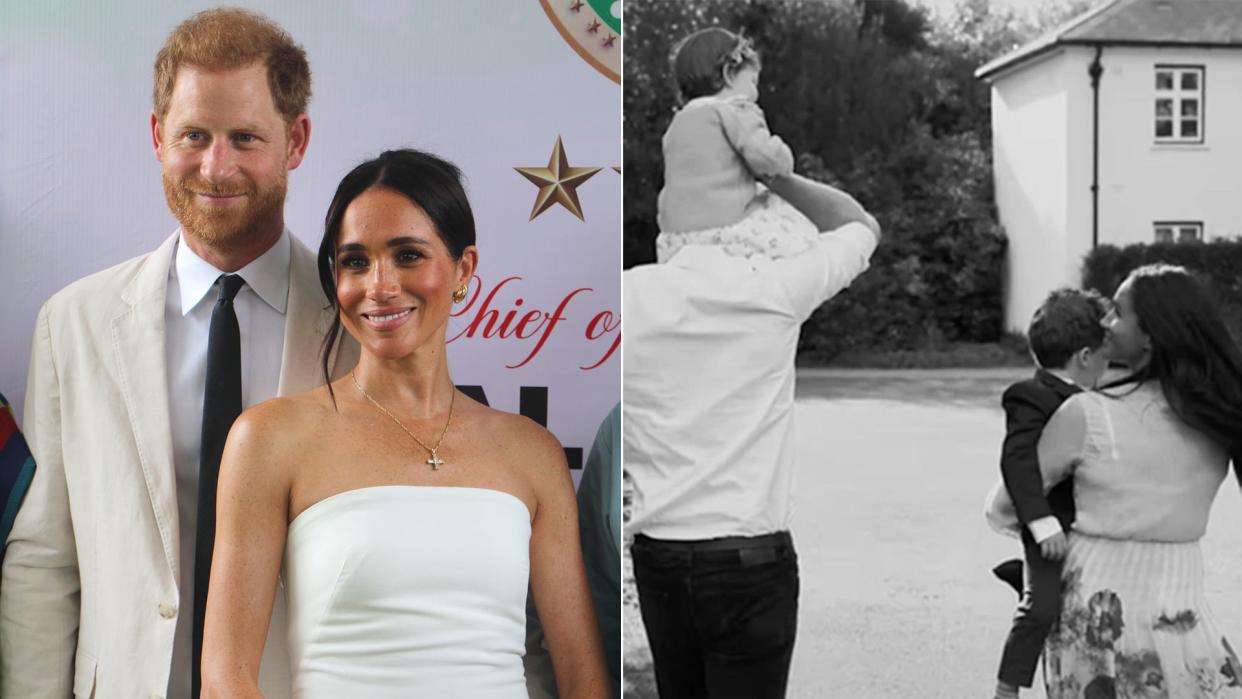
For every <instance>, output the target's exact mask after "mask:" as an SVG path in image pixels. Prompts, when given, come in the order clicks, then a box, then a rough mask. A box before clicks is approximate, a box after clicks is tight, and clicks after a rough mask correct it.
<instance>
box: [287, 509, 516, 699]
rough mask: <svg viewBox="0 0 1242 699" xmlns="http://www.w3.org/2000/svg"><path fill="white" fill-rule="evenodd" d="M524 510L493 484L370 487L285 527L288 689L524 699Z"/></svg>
mask: <svg viewBox="0 0 1242 699" xmlns="http://www.w3.org/2000/svg"><path fill="white" fill-rule="evenodd" d="M529 550H530V511H529V510H528V509H527V508H526V505H525V504H524V503H523V502H522V501H521V500H519V499H518V498H516V497H514V496H512V495H509V494H508V493H502V492H500V491H498V490H485V489H482V488H443V487H427V486H379V487H371V488H361V489H358V490H350V491H346V492H344V493H340V494H338V495H334V496H332V497H329V498H327V499H325V500H322V501H320V502H318V503H315V504H314V505H312V506H310V507H308V508H307V509H306V510H305V511H304V512H302V513H301V514H300V515H298V516H297V518H295V519H294V520H293V522H292V523H291V524H290V525H289V534H288V538H287V540H286V543H285V562H284V571H283V572H284V578H285V585H286V594H287V596H288V602H289V659H290V669H291V671H292V675H293V696H294V697H295V699H342V698H344V697H368V698H371V697H381V698H382V697H393V698H396V697H402V698H404V697H425V698H427V699H437V698H439V697H444V698H446V699H449V698H451V699H466V698H470V699H518V698H521V699H526V698H527V692H526V680H525V676H524V673H523V669H522V655H523V653H524V652H525V636H526V590H527V584H528V582H529V573H530V559H529Z"/></svg>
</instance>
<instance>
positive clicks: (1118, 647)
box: [1039, 265, 1242, 699]
mask: <svg viewBox="0 0 1242 699" xmlns="http://www.w3.org/2000/svg"><path fill="white" fill-rule="evenodd" d="M1104 325H1105V327H1106V329H1107V335H1106V338H1105V345H1104V348H1105V352H1106V353H1107V354H1108V356H1109V357H1110V359H1112V360H1114V361H1116V362H1119V363H1123V364H1125V365H1126V366H1127V367H1128V370H1129V374H1128V375H1127V376H1125V377H1123V378H1121V379H1119V380H1117V381H1114V382H1112V383H1110V384H1108V385H1107V386H1105V387H1104V388H1103V389H1102V390H1100V391H1097V392H1085V393H1080V394H1078V395H1076V396H1074V397H1072V398H1070V399H1069V400H1067V401H1066V402H1065V403H1064V405H1063V406H1062V407H1061V409H1060V410H1059V411H1058V412H1057V413H1056V414H1055V415H1053V417H1052V419H1051V420H1050V421H1049V422H1048V425H1047V427H1046V428H1045V429H1044V432H1043V435H1042V436H1041V438H1040V442H1039V461H1040V467H1041V470H1042V471H1043V473H1044V484H1045V487H1051V486H1052V485H1055V484H1056V483H1058V482H1060V481H1061V480H1063V479H1065V478H1070V477H1072V478H1073V479H1074V493H1075V504H1076V506H1077V520H1076V521H1075V523H1074V527H1073V531H1072V533H1071V535H1070V539H1069V552H1068V554H1067V555H1066V559H1065V567H1064V572H1063V574H1062V580H1063V594H1062V607H1061V614H1060V620H1059V622H1058V623H1057V625H1056V626H1055V627H1054V628H1053V630H1052V633H1051V634H1050V635H1049V637H1048V641H1047V645H1046V655H1045V663H1046V669H1047V682H1048V696H1049V699H1070V698H1073V699H1083V698H1090V697H1097V696H1098V697H1139V696H1143V697H1146V696H1160V697H1170V698H1175V699H1189V698H1198V697H1203V698H1205V699H1206V698H1207V697H1242V685H1240V684H1239V682H1242V665H1240V664H1239V662H1238V658H1237V656H1236V655H1235V654H1234V652H1233V649H1232V648H1231V647H1230V645H1229V642H1228V641H1227V640H1226V639H1225V638H1224V636H1223V635H1221V633H1220V631H1219V630H1218V629H1217V627H1216V625H1215V622H1214V620H1213V617H1212V615H1211V613H1210V611H1209V609H1208V607H1207V603H1206V600H1205V597H1204V587H1203V561H1202V557H1201V554H1200V550H1199V539H1200V538H1201V537H1202V536H1203V533H1204V530H1205V529H1206V527H1207V520H1208V515H1209V513H1210V511H1211V506H1212V501H1213V499H1214V498H1215V497H1216V493H1217V491H1218V490H1219V488H1220V485H1221V482H1222V481H1223V480H1224V478H1225V476H1226V473H1227V471H1228V469H1229V462H1230V458H1231V457H1233V461H1234V467H1235V470H1236V469H1237V468H1238V466H1239V464H1238V457H1239V456H1242V352H1240V351H1239V348H1238V345H1237V344H1236V343H1235V342H1234V340H1233V338H1232V337H1231V336H1230V334H1229V331H1228V329H1227V328H1226V326H1225V324H1224V322H1223V320H1222V318H1221V313H1220V311H1219V308H1218V306H1217V305H1216V304H1215V303H1214V302H1213V301H1212V299H1211V298H1210V296H1209V294H1208V292H1207V289H1206V288H1205V287H1204V285H1203V284H1202V283H1200V282H1199V281H1198V280H1197V279H1195V278H1194V277H1193V276H1192V275H1191V274H1189V273H1188V272H1187V271H1186V270H1185V269H1182V268H1180V267H1173V266H1169V265H1151V266H1147V267H1142V268H1139V269H1137V270H1135V271H1134V272H1133V273H1131V274H1130V276H1129V277H1128V278H1127V279H1126V280H1125V281H1124V282H1123V283H1122V284H1121V286H1120V287H1119V288H1118V289H1117V293H1116V295H1115V297H1114V308H1113V310H1112V311H1110V313H1109V315H1108V316H1107V317H1106V318H1105V319H1104Z"/></svg>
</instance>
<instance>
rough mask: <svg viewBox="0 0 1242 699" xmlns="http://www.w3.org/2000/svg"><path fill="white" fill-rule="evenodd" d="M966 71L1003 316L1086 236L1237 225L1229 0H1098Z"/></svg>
mask: <svg viewBox="0 0 1242 699" xmlns="http://www.w3.org/2000/svg"><path fill="white" fill-rule="evenodd" d="M975 76H976V77H978V78H980V79H983V80H986V81H987V82H988V83H989V84H990V85H991V88H992V138H993V146H992V148H993V169H994V179H995V184H996V204H997V208H998V210H999V214H1000V222H1001V225H1002V226H1003V227H1004V229H1005V232H1006V233H1007V234H1008V236H1009V251H1008V255H1007V269H1006V275H1005V278H1006V281H1005V325H1006V327H1007V328H1010V329H1015V330H1023V331H1024V330H1025V328H1026V325H1027V322H1028V321H1029V319H1030V317H1031V314H1032V313H1033V312H1034V310H1035V308H1036V307H1037V306H1038V305H1039V303H1040V302H1041V301H1042V300H1043V297H1044V296H1045V295H1046V294H1047V292H1048V291H1050V290H1051V289H1053V288H1055V287H1057V286H1061V285H1075V286H1076V285H1079V284H1080V283H1081V276H1082V275H1081V272H1082V261H1083V256H1084V255H1085V254H1086V253H1087V252H1089V251H1090V250H1091V249H1092V247H1093V246H1095V245H1097V244H1115V245H1126V244H1130V243H1138V242H1144V243H1150V242H1156V241H1170V242H1186V241H1192V240H1211V239H1213V238H1233V237H1237V236H1239V235H1242V0H1109V1H1108V2H1104V3H1102V4H1101V5H1099V6H1098V7H1096V8H1094V9H1092V10H1091V11H1089V12H1087V13H1085V14H1083V15H1081V16H1079V17H1077V18H1075V19H1074V20H1072V21H1070V22H1068V23H1067V24H1065V25H1064V26H1062V27H1060V28H1058V29H1056V30H1054V31H1053V32H1050V33H1049V34H1047V35H1045V36H1043V37H1040V38H1039V39H1036V40H1035V41H1032V42H1031V43H1029V44H1027V45H1025V46H1022V47H1021V48H1019V49H1017V50H1016V51H1013V52H1012V53H1010V54H1008V55H1005V56H1002V57H1001V58H998V59H996V60H994V61H992V62H991V63H988V64H987V65H985V66H983V67H982V68H980V69H979V70H978V71H976V73H975Z"/></svg>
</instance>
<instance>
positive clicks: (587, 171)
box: [513, 135, 601, 221]
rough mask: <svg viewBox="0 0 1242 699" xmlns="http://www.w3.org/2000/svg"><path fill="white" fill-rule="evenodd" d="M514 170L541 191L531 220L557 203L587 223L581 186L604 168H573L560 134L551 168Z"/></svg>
mask: <svg viewBox="0 0 1242 699" xmlns="http://www.w3.org/2000/svg"><path fill="white" fill-rule="evenodd" d="M513 169H514V170H517V171H518V172H519V173H521V175H522V177H525V178H526V179H528V180H530V182H531V183H532V184H534V185H535V186H536V187H538V188H539V194H538V195H537V196H536V197H535V205H534V206H533V207H531V210H530V220H531V221H534V220H535V217H536V216H538V215H539V214H541V213H543V212H545V211H547V210H548V209H550V208H552V205H553V204H560V205H561V206H563V207H565V208H566V209H568V210H569V213H571V214H573V215H574V216H577V217H578V220H579V221H586V219H585V218H583V216H582V205H581V204H579V203H578V187H579V186H580V185H581V184H582V183H583V182H586V181H587V180H589V179H591V176H592V175H594V174H595V173H597V172H599V171H600V170H601V168H597V167H570V166H569V160H568V158H567V157H566V156H565V146H564V145H562V144H561V137H560V136H559V135H558V136H557V137H556V145H554V146H552V157H550V158H548V166H547V167H515V168H513Z"/></svg>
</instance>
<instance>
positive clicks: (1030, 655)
mask: <svg viewBox="0 0 1242 699" xmlns="http://www.w3.org/2000/svg"><path fill="white" fill-rule="evenodd" d="M1022 549H1023V553H1024V554H1025V556H1024V558H1025V560H1026V565H1025V566H1024V567H1023V575H1022V579H1023V590H1022V601H1020V602H1019V603H1018V611H1017V612H1016V613H1015V614H1014V615H1013V626H1012V627H1011V628H1010V629H1009V637H1008V638H1007V639H1005V650H1004V652H1003V653H1002V654H1001V662H1000V671H999V672H998V673H997V679H999V680H1000V681H1002V682H1006V683H1008V684H1011V685H1014V686H1016V687H1030V686H1031V682H1032V681H1033V680H1034V679H1035V666H1036V665H1037V664H1038V663H1039V656H1040V655H1041V654H1043V652H1044V641H1045V640H1046V639H1047V638H1048V632H1049V631H1051V630H1052V625H1053V624H1055V623H1056V621H1057V617H1058V616H1060V615H1061V565H1062V562H1061V561H1050V560H1048V559H1046V558H1044V557H1043V554H1042V553H1040V550H1039V544H1037V543H1035V539H1034V538H1032V537H1031V534H1030V532H1028V531H1026V530H1025V529H1023V531H1022Z"/></svg>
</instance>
